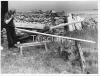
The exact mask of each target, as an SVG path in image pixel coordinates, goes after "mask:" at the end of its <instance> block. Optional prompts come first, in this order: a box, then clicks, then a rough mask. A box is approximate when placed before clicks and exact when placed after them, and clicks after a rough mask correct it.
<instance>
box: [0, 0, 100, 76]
mask: <svg viewBox="0 0 100 76" xmlns="http://www.w3.org/2000/svg"><path fill="white" fill-rule="evenodd" d="M0 1H6V0H0ZM8 1H28V0H8ZM29 1H98V6H99V7H98V8H99V10H98V16H99V17H98V61H99V62H98V68H100V51H99V50H100V48H99V45H100V44H99V42H100V40H99V36H100V29H99V28H100V26H99V24H100V22H99V20H100V5H99V3H100V1H99V0H29ZM0 6H1V3H0ZM0 14H1V10H0ZM0 23H1V20H0ZM0 35H1V32H0ZM0 40H1V38H0ZM0 42H1V41H0ZM0 52H1V51H0ZM0 56H1V53H0ZM0 58H1V57H0ZM0 60H1V59H0ZM0 73H1V72H0ZM98 73H100V71H99V70H98ZM1 75H2V76H3V75H4V76H5V75H7V76H11V75H15V76H20V75H21V76H30V75H32V76H33V75H34V76H39V75H41V76H44V75H45V76H47V75H48V76H51V75H52V76H55V75H57V76H64V75H70V76H76V75H77V76H80V75H81V76H84V75H86V74H1ZM89 75H90V76H94V75H96V76H97V74H89Z"/></svg>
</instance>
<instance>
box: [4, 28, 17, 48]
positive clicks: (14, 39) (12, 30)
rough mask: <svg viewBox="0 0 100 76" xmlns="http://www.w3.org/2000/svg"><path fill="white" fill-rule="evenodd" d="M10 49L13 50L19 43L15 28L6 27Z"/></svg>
mask: <svg viewBox="0 0 100 76" xmlns="http://www.w3.org/2000/svg"><path fill="white" fill-rule="evenodd" d="M6 33H7V40H8V48H12V47H13V46H14V44H16V43H17V40H18V39H17V36H16V32H15V28H14V27H6Z"/></svg>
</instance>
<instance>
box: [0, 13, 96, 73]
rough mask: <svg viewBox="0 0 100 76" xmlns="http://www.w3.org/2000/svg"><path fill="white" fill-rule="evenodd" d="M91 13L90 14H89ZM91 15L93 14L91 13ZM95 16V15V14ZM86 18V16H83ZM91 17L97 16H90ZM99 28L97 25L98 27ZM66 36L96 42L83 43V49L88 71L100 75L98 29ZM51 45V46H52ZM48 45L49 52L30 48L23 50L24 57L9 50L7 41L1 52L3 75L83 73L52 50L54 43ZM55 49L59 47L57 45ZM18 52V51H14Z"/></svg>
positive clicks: (70, 33)
mask: <svg viewBox="0 0 100 76" xmlns="http://www.w3.org/2000/svg"><path fill="white" fill-rule="evenodd" d="M88 13H89V12H88ZM90 13H91V12H90ZM94 14H95V13H94ZM82 16H84V17H86V15H85V14H84V15H82ZM88 16H89V17H90V16H91V17H92V16H93V17H95V16H97V15H88ZM96 27H97V25H96ZM65 35H66V36H71V37H76V38H82V39H87V40H93V41H96V44H91V43H85V42H81V47H82V50H83V53H84V57H85V60H86V70H87V71H88V72H89V73H90V74H97V73H98V48H97V44H98V40H97V37H98V33H97V29H95V30H91V29H85V31H84V30H82V31H75V32H68V33H66V34H65ZM50 44H51V45H50ZM47 45H48V52H46V51H45V48H44V46H37V47H28V48H24V49H23V53H24V54H23V56H21V55H20V53H19V52H17V53H14V52H13V51H10V50H9V49H8V48H7V40H6V39H5V40H4V42H3V43H2V46H3V47H4V49H3V50H1V73H3V74H5V73H6V74H7V73H9V74H10V73H12V74H16V73H17V74H18V73H26V74H27V73H29V74H30V73H31V74H80V73H82V72H81V70H80V67H79V66H77V65H75V66H73V65H72V64H71V62H70V61H65V60H64V58H63V57H61V56H59V55H58V53H56V52H55V50H57V49H54V48H52V47H53V45H52V43H49V44H47ZM54 47H57V45H55V46H54ZM13 50H18V49H13Z"/></svg>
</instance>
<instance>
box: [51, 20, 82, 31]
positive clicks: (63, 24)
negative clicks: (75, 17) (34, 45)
mask: <svg viewBox="0 0 100 76" xmlns="http://www.w3.org/2000/svg"><path fill="white" fill-rule="evenodd" d="M80 22H82V21H75V22H71V23H62V24H59V25H57V26H52V27H50V29H51V30H52V29H55V28H59V27H63V26H66V25H70V24H74V23H80Z"/></svg>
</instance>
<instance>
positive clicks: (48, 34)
mask: <svg viewBox="0 0 100 76" xmlns="http://www.w3.org/2000/svg"><path fill="white" fill-rule="evenodd" d="M16 29H17V30H20V31H25V32H30V33H36V34H41V35H46V36H52V37H59V38H65V39H70V40H76V41H82V42H88V43H96V42H94V41H90V40H84V39H77V38H71V37H67V36H66V37H65V36H58V35H51V34H45V33H40V32H36V31H29V30H25V29H18V28H16Z"/></svg>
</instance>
